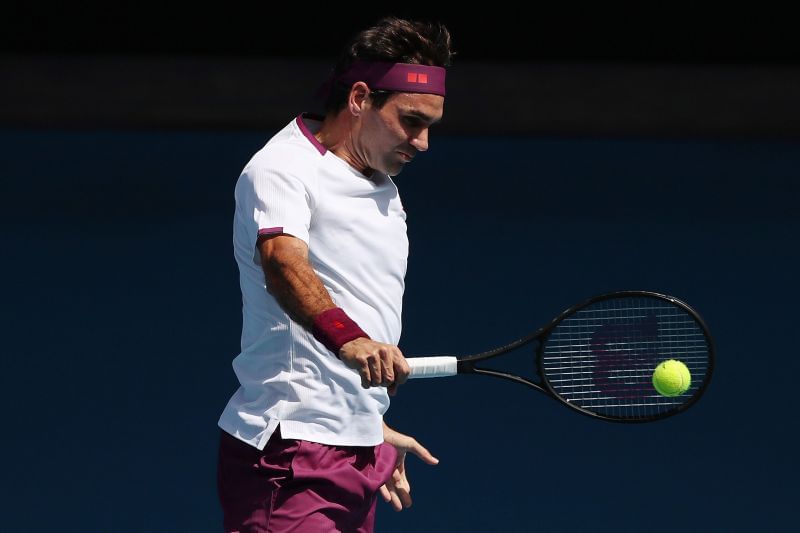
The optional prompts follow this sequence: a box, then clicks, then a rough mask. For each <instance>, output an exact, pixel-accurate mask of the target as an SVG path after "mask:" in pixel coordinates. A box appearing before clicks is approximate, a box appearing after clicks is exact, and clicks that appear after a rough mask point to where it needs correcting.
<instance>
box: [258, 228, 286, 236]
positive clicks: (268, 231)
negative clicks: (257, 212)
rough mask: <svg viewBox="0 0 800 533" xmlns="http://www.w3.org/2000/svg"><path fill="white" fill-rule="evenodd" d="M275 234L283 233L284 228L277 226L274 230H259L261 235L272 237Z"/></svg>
mask: <svg viewBox="0 0 800 533" xmlns="http://www.w3.org/2000/svg"><path fill="white" fill-rule="evenodd" d="M274 233H283V226H275V227H274V228H261V229H260V230H258V234H259V235H272V234H274Z"/></svg>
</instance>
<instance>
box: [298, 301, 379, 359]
mask: <svg viewBox="0 0 800 533" xmlns="http://www.w3.org/2000/svg"><path fill="white" fill-rule="evenodd" d="M311 333H313V334H314V338H315V339H317V340H318V341H319V342H321V343H322V344H324V345H325V347H326V348H327V349H329V350H330V351H332V352H333V353H334V354H336V357H339V350H340V349H341V348H342V346H343V345H345V344H347V343H348V342H350V341H351V340H353V339H357V338H359V337H366V338H367V339H369V335H367V334H366V333H364V330H362V329H361V328H360V327H358V324H356V323H355V322H354V321H353V319H351V318H350V317H349V316H347V313H345V312H344V310H342V309H341V308H340V307H334V308H333V309H328V310H327V311H323V312H322V313H320V314H319V315H317V317H316V318H315V319H314V324H313V326H312V327H311Z"/></svg>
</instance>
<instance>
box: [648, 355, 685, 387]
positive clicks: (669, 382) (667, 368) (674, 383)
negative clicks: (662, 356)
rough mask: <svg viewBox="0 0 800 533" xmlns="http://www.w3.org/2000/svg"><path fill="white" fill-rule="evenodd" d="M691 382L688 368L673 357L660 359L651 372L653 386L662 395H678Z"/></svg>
mask: <svg viewBox="0 0 800 533" xmlns="http://www.w3.org/2000/svg"><path fill="white" fill-rule="evenodd" d="M691 384H692V374H691V373H690V372H689V369H688V368H686V365H685V364H683V363H682V362H680V361H677V360H675V359H668V360H666V361H662V362H661V363H660V364H659V365H658V366H657V367H656V369H655V371H654V372H653V387H655V388H656V391H658V393H659V394H660V395H662V396H680V395H681V394H683V393H684V392H686V391H687V390H688V389H689V385H691Z"/></svg>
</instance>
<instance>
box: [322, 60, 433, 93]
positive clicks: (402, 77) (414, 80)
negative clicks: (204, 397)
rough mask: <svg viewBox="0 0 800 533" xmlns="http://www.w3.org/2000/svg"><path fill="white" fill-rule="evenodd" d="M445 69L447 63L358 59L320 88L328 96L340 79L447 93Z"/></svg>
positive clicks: (379, 86) (387, 88)
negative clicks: (438, 64) (426, 63)
mask: <svg viewBox="0 0 800 533" xmlns="http://www.w3.org/2000/svg"><path fill="white" fill-rule="evenodd" d="M445 73H446V69H445V68H444V67H432V66H429V65H417V64H414V63H390V62H386V61H364V60H361V59H358V60H356V61H354V62H353V64H352V65H350V67H349V68H348V69H347V70H345V71H344V72H342V73H341V74H339V75H338V76H337V75H334V74H331V76H330V77H329V78H328V80H327V81H326V82H325V84H324V85H323V86H322V87H321V90H320V92H321V93H322V95H323V96H324V97H326V98H327V95H328V94H329V93H330V89H331V87H332V86H333V83H335V82H337V81H338V82H342V83H344V84H346V85H352V84H353V83H355V82H357V81H363V82H364V83H366V84H367V85H368V86H369V88H370V89H376V90H384V91H398V92H402V93H425V94H438V95H439V96H444V95H445V90H444V78H445Z"/></svg>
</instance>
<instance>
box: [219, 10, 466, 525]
mask: <svg viewBox="0 0 800 533" xmlns="http://www.w3.org/2000/svg"><path fill="white" fill-rule="evenodd" d="M451 56H452V52H451V49H450V35H449V33H448V31H447V29H446V28H444V27H443V26H441V25H438V24H427V23H420V22H412V21H406V20H402V19H397V18H393V17H390V18H385V19H383V20H381V21H379V22H378V23H377V24H376V25H375V26H373V27H371V28H369V29H367V30H365V31H363V32H361V33H359V34H358V35H357V36H356V37H355V38H354V39H353V40H352V41H351V43H350V44H349V45H348V46H347V48H346V49H345V51H344V53H343V55H342V57H341V59H340V60H339V62H338V63H337V65H336V67H335V68H334V71H333V73H332V74H331V78H330V79H329V80H328V82H327V83H326V86H325V93H326V95H327V96H326V100H325V102H326V103H325V116H324V117H314V116H311V115H307V114H302V115H300V116H299V117H297V118H296V119H295V120H293V121H292V122H291V123H290V124H289V125H287V126H286V127H285V128H284V129H283V130H281V131H280V132H279V133H277V134H276V135H275V136H274V137H273V138H272V139H271V140H270V141H269V142H268V143H267V145H266V146H265V147H264V148H262V149H261V150H260V151H259V152H258V153H257V154H255V155H254V156H253V158H252V159H251V160H250V162H249V163H248V164H247V166H246V167H245V168H244V171H243V172H242V174H241V176H240V178H239V180H238V182H237V185H236V191H235V197H236V211H235V217H234V253H235V257H236V261H237V264H238V266H239V272H240V286H241V290H242V299H243V330H242V352H241V353H240V354H239V355H238V356H237V357H236V359H235V360H234V362H233V366H234V370H235V372H236V375H237V377H238V379H239V382H240V385H241V386H240V387H239V389H238V390H237V391H236V393H235V394H234V395H233V397H232V398H231V400H230V401H229V403H228V405H227V407H226V408H225V410H224V412H223V413H222V416H221V417H220V421H219V425H220V427H221V428H222V430H223V432H222V437H221V442H220V457H219V465H218V482H219V495H220V501H221V503H222V508H223V514H224V521H225V528H226V531H269V532H278V531H280V532H283V531H296V532H314V533H319V532H323V531H348V532H351V531H359V532H368V531H372V529H373V524H374V513H375V499H376V494H377V493H378V492H379V491H380V492H381V494H382V495H383V497H384V499H385V500H386V501H388V502H391V503H392V505H393V507H394V508H395V509H396V510H401V509H402V508H403V507H408V506H409V505H411V499H410V496H409V490H410V487H409V485H408V480H407V478H406V475H405V462H404V459H405V454H406V452H409V451H410V452H412V453H414V454H415V455H417V456H419V457H420V458H421V459H422V460H423V461H425V462H427V463H429V464H436V463H437V462H438V460H437V459H435V458H434V457H433V456H432V455H431V454H430V452H428V451H427V450H426V449H425V448H424V447H422V446H421V445H420V444H419V443H418V442H417V441H416V440H414V439H413V438H411V437H409V436H407V435H402V434H400V433H398V432H396V431H394V430H392V429H391V428H389V427H388V426H386V425H385V424H384V423H383V414H384V413H385V411H386V410H387V408H388V407H389V397H388V395H389V394H391V395H394V394H395V393H396V391H397V387H398V386H399V385H401V384H402V383H403V382H404V381H405V380H406V379H407V377H408V374H409V367H408V363H407V362H406V361H405V359H404V357H403V354H402V353H401V351H400V349H399V348H398V347H397V343H398V341H399V338H400V317H401V307H402V297H403V289H404V277H405V273H406V263H407V255H408V240H407V237H406V224H405V212H404V211H403V206H402V204H401V202H400V198H399V196H398V191H397V187H396V186H395V184H394V182H393V181H392V179H391V177H390V176H394V175H396V174H398V173H399V172H400V171H401V170H402V169H403V167H404V166H405V165H406V164H407V163H408V162H410V161H411V160H412V159H413V158H414V157H415V156H416V155H417V154H418V153H419V152H424V151H425V150H427V149H428V129H429V127H430V126H431V125H432V124H434V123H435V122H437V121H439V120H440V119H441V117H442V113H443V106H444V95H445V87H444V81H445V68H444V67H447V66H449V64H450V59H451Z"/></svg>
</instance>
